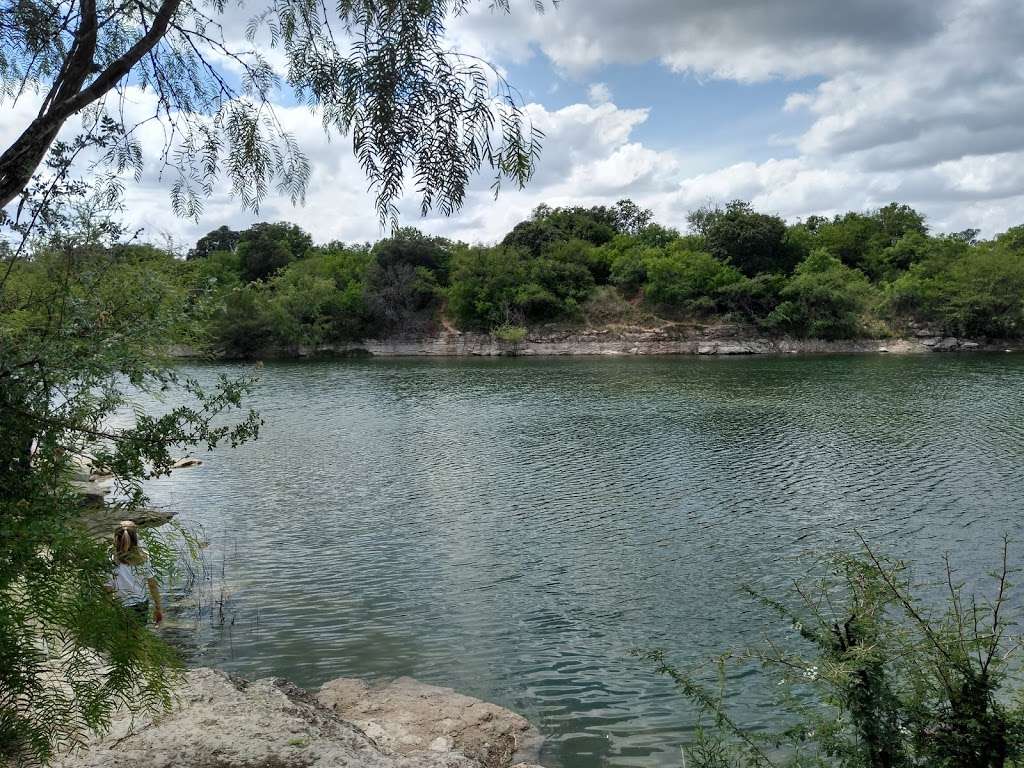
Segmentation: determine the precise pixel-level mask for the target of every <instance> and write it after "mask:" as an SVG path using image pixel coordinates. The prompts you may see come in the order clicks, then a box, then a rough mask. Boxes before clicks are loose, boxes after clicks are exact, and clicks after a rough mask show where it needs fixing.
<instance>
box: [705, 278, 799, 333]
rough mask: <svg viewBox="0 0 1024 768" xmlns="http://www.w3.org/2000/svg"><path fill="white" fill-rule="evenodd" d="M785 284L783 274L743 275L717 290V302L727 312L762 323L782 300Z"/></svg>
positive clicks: (748, 320)
mask: <svg viewBox="0 0 1024 768" xmlns="http://www.w3.org/2000/svg"><path fill="white" fill-rule="evenodd" d="M785 286H786V278H785V277H784V276H782V275H766V274H762V275H757V276H756V277H742V278H740V279H739V280H737V281H736V282H734V283H728V284H727V285H723V286H722V287H721V288H719V289H718V290H717V292H716V296H717V303H718V305H719V306H720V307H721V308H722V309H723V310H725V311H726V312H731V313H734V314H736V315H738V316H739V317H740V318H741V319H743V320H745V321H747V322H751V323H754V324H757V325H761V324H763V323H765V322H766V321H767V320H768V317H769V316H770V315H771V313H772V312H773V311H774V310H775V308H776V307H777V306H778V305H779V303H780V302H781V301H782V290H783V289H784V288H785Z"/></svg>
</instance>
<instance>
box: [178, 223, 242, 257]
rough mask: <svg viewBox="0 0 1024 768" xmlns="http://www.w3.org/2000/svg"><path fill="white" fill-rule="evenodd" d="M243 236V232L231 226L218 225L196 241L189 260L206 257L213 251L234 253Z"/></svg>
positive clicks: (189, 253) (189, 254)
mask: <svg viewBox="0 0 1024 768" xmlns="http://www.w3.org/2000/svg"><path fill="white" fill-rule="evenodd" d="M241 238H242V233H241V232H236V231H235V230H233V229H231V227H228V226H222V227H217V228H216V229H215V230H213V231H212V232H207V233H206V234H205V235H203V236H202V237H201V238H199V240H197V241H196V246H195V248H193V249H191V250H190V251H189V252H188V259H189V261H191V260H192V259H205V258H206V257H208V256H209V255H210V254H211V253H216V252H217V251H224V252H227V253H234V252H235V249H236V248H237V247H238V241H239V240H240V239H241Z"/></svg>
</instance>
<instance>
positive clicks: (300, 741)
mask: <svg viewBox="0 0 1024 768" xmlns="http://www.w3.org/2000/svg"><path fill="white" fill-rule="evenodd" d="M368 690H369V689H368ZM436 690H438V691H443V690H444V689H436ZM452 695H454V696H456V697H458V694H452ZM462 699H466V700H467V701H469V702H473V703H472V704H470V705H469V708H470V709H472V708H473V706H474V705H475V704H482V702H477V701H476V700H475V699H468V698H467V697H459V700H460V701H461V700H462ZM353 706H356V707H358V706H359V705H358V702H356V703H354V704H353ZM485 706H486V707H490V706H491V705H485ZM494 709H495V710H496V712H495V717H496V718H499V719H500V718H501V717H508V716H511V718H512V720H514V718H517V717H518V716H515V715H512V713H510V712H507V711H506V710H502V709H500V708H498V707H495V708H494ZM492 719H493V718H492ZM519 719H520V720H521V718H519ZM512 720H510V722H511V721H512ZM374 722H375V723H376V724H377V726H378V728H379V732H380V733H382V734H387V733H392V732H395V729H394V726H393V725H390V724H388V723H386V722H385V723H381V722H380V721H374ZM487 722H490V720H488V721H487ZM527 728H528V726H527ZM443 735H444V734H441V733H438V734H436V735H435V736H434V738H432V739H431V741H430V742H428V744H427V746H426V747H424V748H422V749H421V748H417V747H414V746H412V745H411V744H409V743H404V744H403V745H402V748H401V750H399V749H397V748H392V747H391V746H389V745H388V744H387V743H386V742H387V739H381V740H380V741H378V740H377V739H374V738H372V737H371V736H370V735H368V733H367V732H366V731H364V730H363V729H362V728H360V727H359V726H358V725H356V724H354V723H350V722H347V721H346V720H344V719H343V718H342V717H341V716H340V715H339V713H338V712H336V711H335V710H334V709H333V708H332V707H329V706H327V705H325V704H323V703H321V702H320V701H318V700H317V698H316V697H314V696H313V695H312V694H310V693H308V692H307V691H305V690H303V689H301V688H299V687H297V686H295V685H292V684H291V683H288V682H286V681H284V680H271V679H266V680H257V681H256V682H253V683H248V682H245V681H243V680H239V679H237V678H234V677H230V676H228V675H226V674H224V673H223V672H219V671H216V670H212V669H193V670H189V671H188V672H187V674H186V685H185V686H184V687H183V688H182V690H181V691H180V702H179V704H178V706H177V707H176V708H175V709H174V710H173V711H172V712H169V713H166V714H162V715H159V716H156V717H149V716H136V717H135V718H133V717H131V716H130V715H127V714H125V715H123V716H121V717H119V718H117V719H115V721H114V723H113V725H112V728H111V731H110V733H108V734H107V735H106V736H104V737H103V738H102V739H99V740H97V741H95V742H94V743H93V744H91V745H90V746H89V747H88V748H87V749H85V750H83V751H81V752H79V753H76V754H75V755H72V756H69V757H65V758H64V759H63V760H62V761H59V762H58V763H57V764H56V765H57V766H58V767H59V768H137V766H147V768H310V767H311V766H317V767H318V768H348V767H349V766H351V767H352V768H355V767H356V766H358V767H359V768H483V765H484V764H483V763H481V762H479V761H478V760H476V759H473V758H472V757H470V756H467V755H465V754H463V753H461V752H459V751H457V749H454V748H453V747H454V744H455V742H454V740H452V741H451V742H449V741H448V740H447V739H448V737H447V736H445V741H444V742H443V744H442V742H441V741H439V740H438V739H439V737H441V736H443ZM463 735H465V734H463ZM423 738H426V735H425V734H424V736H423ZM466 743H468V744H477V743H478V742H477V741H475V740H474V739H473V738H469V739H468V741H467V742H466ZM483 754H490V752H488V751H487V749H486V748H484V752H483ZM511 759H512V758H511V753H510V754H509V755H508V757H507V758H506V762H504V763H487V765H488V766H491V765H493V766H499V765H500V766H508V765H509V764H510V763H511ZM518 768H527V767H526V766H522V765H521V766H518Z"/></svg>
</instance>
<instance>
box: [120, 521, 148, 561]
mask: <svg viewBox="0 0 1024 768" xmlns="http://www.w3.org/2000/svg"><path fill="white" fill-rule="evenodd" d="M114 559H115V560H117V562H119V563H123V564H125V565H139V564H140V563H144V562H146V553H145V551H144V550H142V549H141V548H140V547H139V528H138V526H137V525H135V521H134V520H122V521H121V524H120V526H119V527H118V529H117V530H116V531H115V532H114Z"/></svg>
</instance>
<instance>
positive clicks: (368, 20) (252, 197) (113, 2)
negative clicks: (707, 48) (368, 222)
mask: <svg viewBox="0 0 1024 768" xmlns="http://www.w3.org/2000/svg"><path fill="white" fill-rule="evenodd" d="M532 4H533V6H534V8H535V10H537V11H543V10H544V3H543V2H541V0H534V2H533V3H532ZM473 5H476V3H475V2H473V0H418V1H417V2H409V0H339V2H337V4H336V5H335V6H334V7H331V6H329V5H327V4H325V3H324V2H323V0H274V2H271V3H270V4H269V5H268V6H267V7H266V8H264V9H262V10H260V11H258V12H256V11H254V13H253V16H252V18H251V19H250V20H249V21H248V23H247V24H246V26H245V32H244V33H245V39H244V40H241V41H239V40H237V39H233V35H234V31H233V30H231V29H226V28H225V26H224V23H223V13H224V11H225V6H226V4H225V3H224V1H223V0H214V1H213V2H201V1H200V0H160V2H158V3H155V4H154V3H149V4H147V3H124V2H121V0H57V1H56V2H54V0H0V105H2V104H8V105H9V104H11V103H16V102H18V101H19V100H21V99H23V98H25V97H26V96H27V95H30V94H39V95H40V96H42V97H43V109H42V111H41V112H40V114H39V117H37V118H36V119H34V120H33V121H32V122H31V124H29V125H26V126H24V127H25V133H24V134H22V136H21V137H20V138H19V139H18V140H16V141H15V142H14V143H13V144H12V145H11V146H10V147H8V148H7V150H6V151H4V152H3V153H2V154H0V207H3V206H4V205H5V204H6V203H8V202H9V201H10V200H12V199H13V198H14V197H15V196H17V195H19V194H21V192H22V191H23V189H24V187H25V186H26V184H27V181H28V179H29V178H30V177H31V173H32V172H33V171H34V170H35V168H36V167H38V166H39V165H40V164H41V162H42V158H43V157H44V156H45V150H46V148H47V147H48V146H49V144H50V143H51V142H52V141H53V140H54V137H55V136H56V132H57V131H58V130H59V128H60V126H61V125H63V122H64V121H66V120H67V119H69V118H70V117H71V116H72V115H78V114H86V113H87V112H88V110H93V113H90V114H91V117H90V118H89V119H88V120H87V121H86V124H87V128H89V130H98V129H99V126H100V123H101V120H112V121H113V122H114V123H115V124H116V125H117V126H118V128H119V131H118V137H117V141H113V142H109V145H108V146H106V147H105V148H104V152H103V153H102V155H101V158H100V159H101V161H102V163H104V164H106V165H107V166H108V167H111V168H116V169H119V170H120V171H123V170H125V169H133V170H134V171H135V172H136V173H137V174H141V172H142V169H143V166H144V163H145V162H146V158H145V157H143V154H142V152H141V150H140V144H139V141H138V138H137V137H138V134H139V131H140V129H141V128H142V126H144V125H147V124H149V123H152V122H154V121H156V122H158V123H159V124H161V125H162V126H163V129H164V136H165V142H164V146H163V149H162V151H161V153H160V157H159V158H158V159H159V164H160V165H161V166H162V168H163V172H165V173H166V174H167V176H168V178H169V179H170V180H171V201H172V204H173V207H174V209H175V211H176V212H178V213H179V214H182V215H185V216H192V217H194V216H198V215H199V214H200V213H201V212H202V209H203V203H204V200H205V199H206V198H207V197H208V196H209V195H210V194H211V192H212V190H213V189H214V185H215V184H216V183H217V182H218V180H220V179H226V180H227V182H228V183H229V185H230V188H231V190H232V192H233V193H234V196H235V197H236V198H237V199H238V201H239V202H240V203H241V204H242V205H243V206H244V207H246V208H248V209H251V210H256V209H257V208H258V207H259V205H260V203H261V201H263V200H264V199H265V198H266V197H267V195H268V194H269V193H270V192H271V191H277V192H279V193H283V194H285V195H287V196H288V197H290V198H291V199H292V200H293V202H299V201H301V200H302V199H303V195H304V191H305V189H306V186H307V183H308V181H309V178H310V174H311V173H312V170H313V169H312V168H311V166H310V163H309V160H308V158H307V157H306V156H305V154H304V153H303V150H302V147H301V146H300V145H299V144H298V142H297V141H296V139H295V137H294V136H293V135H292V134H291V133H290V132H289V130H288V129H287V128H286V126H285V124H284V122H283V121H282V119H281V117H280V114H279V110H278V109H275V106H274V105H275V101H276V102H278V103H280V102H281V101H282V100H289V101H298V102H299V103H304V104H306V105H307V106H308V107H309V108H310V110H311V113H312V114H315V115H317V116H318V117H319V119H320V120H322V122H323V127H324V130H325V131H326V132H327V134H328V135H329V136H346V137H350V138H351V142H352V148H353V150H354V152H355V155H356V157H357V158H358V161H359V165H360V167H361V168H362V171H363V172H364V173H365V174H366V177H367V179H368V181H369V183H370V185H371V188H372V189H373V190H374V192H375V195H376V204H377V210H378V212H379V214H380V217H381V219H382V220H386V219H391V220H393V221H396V220H397V209H396V207H395V204H396V201H397V200H398V199H399V198H400V197H401V196H402V195H403V193H405V192H406V191H407V189H412V190H414V191H415V193H416V194H417V195H418V196H419V200H420V207H421V210H422V211H423V212H424V213H426V212H427V211H429V210H431V209H435V208H436V209H438V210H440V211H441V212H443V213H445V214H450V213H451V212H453V211H455V210H457V209H458V208H459V207H460V206H461V205H462V204H463V202H464V200H465V195H466V190H467V187H468V185H469V183H470V180H471V179H472V177H473V176H474V175H475V174H476V173H478V172H480V171H481V170H482V169H485V168H487V169H490V170H491V171H492V172H493V186H494V189H495V191H496V192H497V190H498V189H499V188H500V186H501V185H502V183H504V182H506V181H511V182H513V183H515V184H517V185H520V186H521V185H523V184H525V183H526V182H527V181H528V180H529V178H530V177H531V175H532V173H533V168H534V165H535V163H536V161H537V158H538V155H539V152H540V145H541V139H542V134H541V132H540V131H539V130H538V129H537V128H536V127H534V126H533V125H532V123H531V122H530V120H529V115H528V113H527V111H526V109H525V105H524V102H523V99H522V97H521V96H520V94H519V93H518V92H517V91H516V90H515V89H514V88H513V87H512V86H511V85H510V84H509V83H508V82H506V80H505V79H504V77H503V76H502V75H501V74H500V72H499V71H498V70H497V69H496V68H495V67H493V66H491V65H490V64H489V63H487V62H485V61H482V60H480V59H478V58H475V57H473V56H469V55H465V54H462V53H460V52H458V51H452V50H450V49H449V48H448V47H447V45H446V42H445V35H446V31H447V25H448V23H449V21H450V20H451V19H452V18H453V17H455V16H458V15H461V14H464V13H467V12H469V10H470V8H471V6H473ZM488 5H489V10H490V12H492V13H507V12H509V10H510V5H509V2H508V0H493V1H492V2H490V3H489V4H488ZM139 89H141V90H142V91H145V92H148V93H151V94H153V96H154V97H155V98H153V99H152V101H151V103H152V104H153V107H152V111H151V113H148V114H145V115H143V116H142V117H141V118H129V117H128V116H127V114H128V111H127V110H126V109H125V105H126V103H127V102H128V101H132V102H133V103H135V104H138V103H139V101H140V100H139V98H138V97H137V94H135V93H134V91H136V90H139ZM143 103H145V102H144V101H143ZM133 114H135V113H134V112H133ZM2 149H3V148H2V147H0V150H2ZM26 174H27V175H26Z"/></svg>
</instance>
